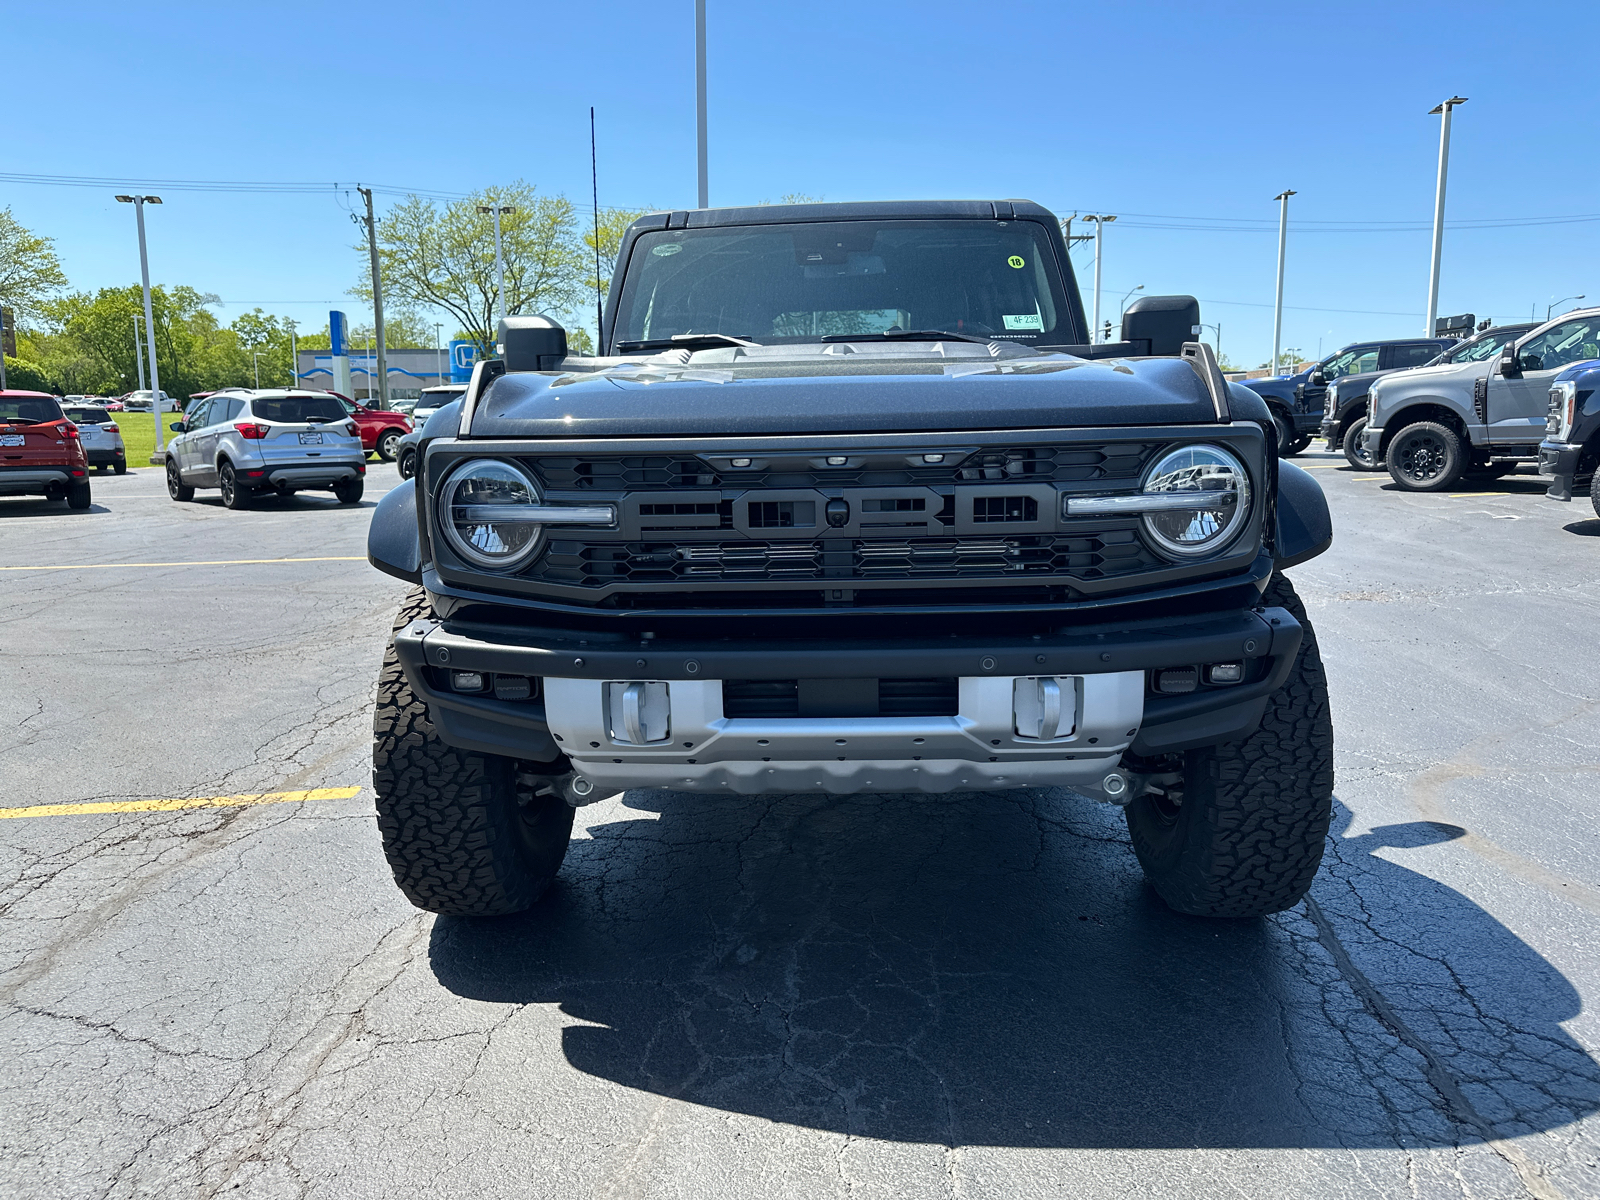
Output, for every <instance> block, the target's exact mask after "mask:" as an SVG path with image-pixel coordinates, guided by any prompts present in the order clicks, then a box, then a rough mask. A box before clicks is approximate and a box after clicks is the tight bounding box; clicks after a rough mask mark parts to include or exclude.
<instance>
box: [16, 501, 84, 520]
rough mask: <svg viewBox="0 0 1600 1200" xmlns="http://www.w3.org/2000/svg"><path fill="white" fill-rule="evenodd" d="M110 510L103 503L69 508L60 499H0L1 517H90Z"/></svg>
mask: <svg viewBox="0 0 1600 1200" xmlns="http://www.w3.org/2000/svg"><path fill="white" fill-rule="evenodd" d="M110 511H111V510H110V509H109V508H107V507H106V506H105V505H103V504H93V503H91V504H90V505H89V507H88V508H68V507H67V506H66V505H65V504H63V503H61V501H59V500H55V501H51V500H11V501H0V517H88V516H93V515H94V514H96V513H108V512H110Z"/></svg>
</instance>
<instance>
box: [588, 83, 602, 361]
mask: <svg viewBox="0 0 1600 1200" xmlns="http://www.w3.org/2000/svg"><path fill="white" fill-rule="evenodd" d="M589 182H590V183H591V185H592V186H593V188H594V352H595V353H596V354H603V353H605V351H604V350H603V349H602V348H601V344H600V343H601V336H602V335H601V325H602V323H603V322H604V321H605V293H604V292H603V291H602V290H601V289H602V287H603V286H604V284H603V283H602V281H601V279H600V166H599V160H598V159H597V158H596V156H595V151H594V105H592V104H591V105H590V106H589Z"/></svg>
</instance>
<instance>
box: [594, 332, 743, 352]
mask: <svg viewBox="0 0 1600 1200" xmlns="http://www.w3.org/2000/svg"><path fill="white" fill-rule="evenodd" d="M759 345H761V343H760V342H752V341H751V340H750V339H749V338H747V337H735V336H734V335H733V334H731V333H675V334H673V335H672V336H671V337H664V338H639V339H630V340H629V341H625V342H618V343H617V349H618V350H622V351H628V350H705V349H708V348H709V347H712V346H759Z"/></svg>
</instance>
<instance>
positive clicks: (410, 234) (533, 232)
mask: <svg viewBox="0 0 1600 1200" xmlns="http://www.w3.org/2000/svg"><path fill="white" fill-rule="evenodd" d="M480 205H493V206H508V205H509V206H512V207H514V208H515V209H516V211H515V212H513V213H506V214H503V215H502V216H501V218H500V228H501V242H502V245H503V247H504V260H505V279H506V305H505V308H506V311H507V312H508V313H523V312H537V311H541V310H547V311H558V312H559V311H565V310H567V309H569V308H571V307H572V305H573V303H574V301H576V299H577V298H578V296H579V295H580V289H581V285H582V280H583V278H584V267H583V250H582V247H581V244H580V242H579V238H578V230H577V226H576V219H575V215H574V213H573V209H572V204H571V202H570V201H569V200H567V199H566V197H564V196H540V195H538V193H537V190H536V189H535V188H534V187H533V186H532V185H531V184H527V183H523V182H522V181H520V180H519V181H518V182H516V183H514V184H512V185H511V186H510V187H504V188H489V189H487V190H485V191H483V192H480V193H477V194H475V195H472V196H469V197H467V198H466V199H465V200H457V201H453V202H452V203H450V204H447V205H445V206H444V207H443V208H442V209H441V208H440V207H439V206H438V205H437V204H436V203H435V202H434V201H432V200H425V199H423V198H422V197H420V196H408V197H406V199H405V200H403V201H401V203H399V204H397V205H395V206H394V207H393V208H391V209H390V210H389V211H388V212H387V213H385V214H384V215H383V216H382V217H380V218H379V219H378V258H379V264H380V268H381V271H382V278H383V286H384V298H385V300H387V301H390V302H391V303H393V304H394V305H395V307H396V308H397V309H398V310H402V311H404V310H408V309H409V310H417V309H443V310H444V311H445V312H446V313H448V314H449V315H450V317H451V319H452V320H453V321H454V322H455V323H457V324H458V325H460V326H461V328H462V329H464V330H466V331H467V334H468V336H469V338H470V340H472V341H474V342H476V343H477V344H478V346H479V348H480V350H481V351H482V352H483V353H485V354H487V353H489V352H490V347H491V344H492V343H493V341H494V326H495V322H496V320H497V319H498V317H499V308H500V306H499V304H498V303H497V297H496V292H497V281H496V274H495V256H494V219H493V217H492V216H491V215H490V214H488V213H480V212H479V211H478V208H479V206H480ZM358 248H359V249H360V251H361V254H362V262H363V265H364V264H365V263H366V257H365V256H366V253H367V249H366V246H365V244H364V243H363V244H362V245H361V246H360V247H358ZM363 276H365V269H363ZM351 294H352V295H356V296H359V297H361V298H363V299H365V300H367V301H368V302H369V303H370V301H371V295H372V293H371V285H370V282H364V283H358V284H357V286H356V287H354V288H352V289H351ZM385 324H386V325H387V322H385ZM386 332H387V330H386ZM390 344H392V343H390Z"/></svg>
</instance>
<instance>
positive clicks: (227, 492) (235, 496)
mask: <svg viewBox="0 0 1600 1200" xmlns="http://www.w3.org/2000/svg"><path fill="white" fill-rule="evenodd" d="M217 486H218V487H219V488H221V489H222V503H223V505H224V506H226V507H227V508H243V507H244V506H245V505H246V504H248V503H249V501H250V493H249V491H248V490H246V489H245V488H244V487H242V486H241V485H240V483H239V477H238V476H237V475H236V474H234V470H233V464H232V463H231V462H224V463H223V464H222V465H221V466H219V467H218V468H217Z"/></svg>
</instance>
